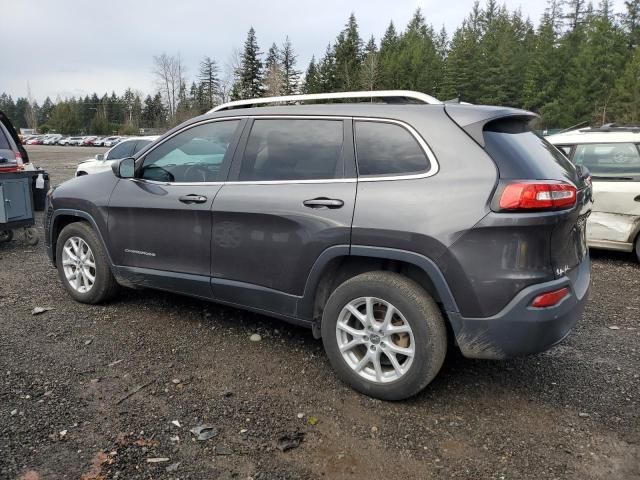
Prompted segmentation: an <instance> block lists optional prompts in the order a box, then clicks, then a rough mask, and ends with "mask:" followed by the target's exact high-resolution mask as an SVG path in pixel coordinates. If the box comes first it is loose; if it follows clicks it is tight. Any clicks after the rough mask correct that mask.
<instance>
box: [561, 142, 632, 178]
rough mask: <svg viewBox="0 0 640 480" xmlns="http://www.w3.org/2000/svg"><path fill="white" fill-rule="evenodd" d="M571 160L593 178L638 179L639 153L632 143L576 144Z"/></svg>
mask: <svg viewBox="0 0 640 480" xmlns="http://www.w3.org/2000/svg"><path fill="white" fill-rule="evenodd" d="M573 161H574V162H575V164H576V165H582V166H584V167H587V168H588V169H589V172H591V175H592V176H593V177H594V178H599V177H600V178H611V179H614V180H640V153H639V152H638V147H637V146H636V145H635V144H634V143H596V144H588V145H577V146H576V151H575V154H574V155H573Z"/></svg>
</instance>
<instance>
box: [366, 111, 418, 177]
mask: <svg viewBox="0 0 640 480" xmlns="http://www.w3.org/2000/svg"><path fill="white" fill-rule="evenodd" d="M355 129H356V155H357V160H358V174H359V175H361V176H367V175H406V174H414V173H419V172H424V171H427V170H429V168H430V167H431V164H430V162H429V159H428V158H427V156H426V155H425V153H424V151H423V150H422V148H421V147H420V145H419V144H418V141H417V140H416V138H415V137H414V136H413V135H412V134H411V133H410V132H409V131H408V130H407V129H406V128H404V127H402V126H400V125H397V124H395V123H386V122H384V123H383V122H372V121H357V122H355Z"/></svg>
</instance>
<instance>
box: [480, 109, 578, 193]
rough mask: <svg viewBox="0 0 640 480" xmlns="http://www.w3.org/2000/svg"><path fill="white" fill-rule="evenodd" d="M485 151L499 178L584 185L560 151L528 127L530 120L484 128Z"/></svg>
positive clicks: (499, 122) (500, 123) (505, 122)
mask: <svg viewBox="0 0 640 480" xmlns="http://www.w3.org/2000/svg"><path fill="white" fill-rule="evenodd" d="M484 141H485V149H486V151H487V152H488V153H489V155H490V156H491V158H493V160H494V161H495V162H496V165H497V167H498V171H499V172H500V178H504V179H514V180H515V179H520V180H560V181H563V180H564V181H570V182H572V183H574V184H575V185H576V186H580V185H578V184H579V183H580V184H581V183H582V182H581V181H580V179H579V176H578V174H577V172H576V169H575V167H574V166H573V164H572V163H571V162H570V161H569V159H567V157H565V156H564V155H563V154H562V153H561V152H560V150H558V149H557V148H556V147H554V146H553V145H551V144H550V143H549V142H548V141H546V140H545V139H544V138H542V137H540V136H538V135H536V134H535V133H534V132H533V131H531V129H530V128H529V124H528V122H527V121H523V120H519V119H504V120H503V119H501V120H497V121H493V122H490V123H488V124H487V125H486V126H485V128H484Z"/></svg>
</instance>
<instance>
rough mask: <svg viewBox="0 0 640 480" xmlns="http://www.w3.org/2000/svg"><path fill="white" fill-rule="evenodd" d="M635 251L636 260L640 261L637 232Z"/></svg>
mask: <svg viewBox="0 0 640 480" xmlns="http://www.w3.org/2000/svg"><path fill="white" fill-rule="evenodd" d="M635 252H636V260H638V262H640V234H638V236H637V237H636V248H635Z"/></svg>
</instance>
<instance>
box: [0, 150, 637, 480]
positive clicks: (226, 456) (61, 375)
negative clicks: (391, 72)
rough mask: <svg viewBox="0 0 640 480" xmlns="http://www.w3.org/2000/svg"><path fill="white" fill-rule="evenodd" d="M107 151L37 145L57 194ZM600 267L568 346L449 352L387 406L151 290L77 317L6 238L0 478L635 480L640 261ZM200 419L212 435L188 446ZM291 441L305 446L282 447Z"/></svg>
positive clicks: (264, 326)
mask: <svg viewBox="0 0 640 480" xmlns="http://www.w3.org/2000/svg"><path fill="white" fill-rule="evenodd" d="M102 151H104V149H97V148H80V147H78V148H76V147H42V146H34V147H32V148H30V149H29V153H30V155H31V156H32V159H33V161H34V162H35V163H36V164H39V165H42V166H44V167H45V168H46V169H47V170H48V171H49V172H50V174H51V177H52V183H59V182H61V181H63V180H65V179H67V178H69V177H71V176H72V175H73V172H74V170H75V166H76V164H77V161H78V160H80V159H82V158H87V157H89V156H92V155H94V154H95V153H97V152H102ZM593 257H594V263H593V288H592V294H591V299H590V302H589V306H588V308H587V311H586V314H585V317H584V319H583V320H582V321H581V322H580V323H579V324H578V326H577V328H576V329H575V331H574V332H573V333H572V335H570V336H569V338H568V339H567V340H566V341H565V342H564V343H562V344H561V345H560V346H558V347H556V348H554V349H553V350H551V351H549V352H547V353H544V354H541V355H537V356H533V357H529V358H524V359H517V360H510V361H502V362H492V361H473V360H467V359H464V358H462V357H461V356H460V355H459V354H457V353H455V352H452V353H450V354H449V356H448V358H447V361H446V362H445V366H444V368H443V370H442V372H441V373H440V375H439V376H438V377H437V378H436V380H435V381H434V382H433V383H432V384H431V385H430V386H429V387H428V388H427V389H426V390H425V391H424V392H423V393H422V394H420V395H419V396H417V397H415V398H413V399H411V400H409V401H404V402H399V403H385V402H381V401H378V400H373V399H370V398H367V397H365V396H362V395H359V394H357V393H355V392H354V391H352V390H351V389H349V388H348V387H347V386H345V385H343V384H342V383H340V382H339V381H338V380H337V379H336V378H335V376H334V375H333V373H332V371H331V368H330V366H329V363H328V361H327V359H326V358H325V356H324V353H323V350H322V344H321V342H320V341H316V340H314V339H313V337H312V336H311V332H310V331H306V330H303V329H300V328H296V327H293V326H291V325H288V324H285V323H282V322H280V321H277V320H273V319H269V318H266V317H262V316H259V315H254V314H250V313H246V312H242V311H240V310H234V309H231V308H225V307H221V306H217V305H215V304H211V303H206V302H203V301H199V300H193V299H189V298H184V297H180V296H177V295H171V294H166V293H158V292H154V291H125V292H124V293H123V294H122V295H121V296H120V297H119V298H118V299H117V300H116V301H114V302H112V303H110V304H108V305H102V306H89V305H82V304H79V303H75V302H74V301H72V300H71V298H70V297H69V296H68V295H67V294H66V293H65V291H64V290H63V287H62V286H61V284H60V282H59V281H58V279H57V277H56V272H55V270H54V269H52V268H51V267H50V265H49V263H48V261H47V259H46V253H45V249H44V246H43V244H42V242H41V243H40V245H38V246H36V247H28V246H26V245H25V244H23V243H22V242H20V241H19V240H14V241H13V242H11V243H9V244H0V352H1V353H0V478H2V479H5V478H7V479H9V478H23V479H38V478H42V479H45V478H46V479H49V478H54V479H55V478H82V479H85V480H90V479H103V478H109V479H111V478H121V479H138V478H140V479H149V478H167V479H168V478H174V479H177V478H180V479H187V478H219V479H232V478H233V479H248V478H253V479H315V478H331V479H340V478H349V479H368V478H389V479H425V478H465V479H467V478H468V479H479V478H488V479H542V478H544V479H553V478H557V479H565V478H569V479H635V478H640V421H639V419H640V409H639V402H640V378H639V374H640V369H639V366H640V342H639V340H640V296H639V295H638V291H640V266H639V265H638V264H636V263H634V262H633V261H632V258H631V257H630V256H628V255H622V254H612V253H606V252H594V254H593ZM36 306H40V307H49V308H52V309H51V310H49V311H47V312H45V313H42V314H40V315H32V313H31V312H32V309H33V308H34V307H36ZM254 333H258V334H260V335H261V337H262V339H261V341H258V342H253V341H250V338H249V337H250V336H251V335H252V334H254ZM203 424H209V425H211V426H213V427H214V428H215V430H210V431H209V433H210V434H213V433H216V435H215V436H213V438H211V439H209V440H206V441H198V440H196V439H195V437H194V435H193V434H192V433H190V432H189V430H190V429H191V428H193V427H195V426H199V425H203ZM287 435H288V436H289V437H290V438H298V439H300V438H301V439H302V442H301V443H300V445H299V446H298V447H297V448H292V449H290V450H287V451H284V452H283V451H281V450H280V449H279V448H278V446H282V443H281V442H280V443H279V440H281V439H282V437H284V436H287Z"/></svg>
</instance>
